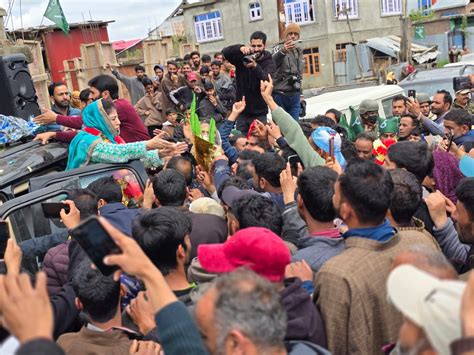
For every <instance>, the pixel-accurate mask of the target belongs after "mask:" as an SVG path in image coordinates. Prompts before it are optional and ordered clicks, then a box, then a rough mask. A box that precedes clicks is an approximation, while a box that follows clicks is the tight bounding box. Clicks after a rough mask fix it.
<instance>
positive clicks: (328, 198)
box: [298, 166, 338, 222]
mask: <svg viewBox="0 0 474 355" xmlns="http://www.w3.org/2000/svg"><path fill="white" fill-rule="evenodd" d="M337 176H338V175H337V173H336V172H335V171H333V170H331V169H329V168H327V167H325V166H316V167H312V168H308V169H305V170H304V171H303V172H302V173H301V174H300V176H299V177H298V193H299V195H300V197H301V198H302V199H303V202H304V205H305V207H306V209H307V210H308V212H309V214H310V215H311V217H312V218H313V219H315V220H316V221H320V222H330V221H332V220H334V218H336V211H335V210H334V206H333V204H332V197H333V195H334V184H335V183H336V181H337Z"/></svg>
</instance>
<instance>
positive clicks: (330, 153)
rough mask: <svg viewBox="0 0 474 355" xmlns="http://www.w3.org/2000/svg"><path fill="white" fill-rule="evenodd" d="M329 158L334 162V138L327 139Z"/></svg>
mask: <svg viewBox="0 0 474 355" xmlns="http://www.w3.org/2000/svg"><path fill="white" fill-rule="evenodd" d="M329 156H330V157H331V159H332V160H334V136H332V137H330V138H329Z"/></svg>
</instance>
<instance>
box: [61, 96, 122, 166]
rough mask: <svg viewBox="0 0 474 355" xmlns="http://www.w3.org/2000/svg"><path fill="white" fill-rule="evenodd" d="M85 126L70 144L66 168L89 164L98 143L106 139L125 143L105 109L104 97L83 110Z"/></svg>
mask: <svg viewBox="0 0 474 355" xmlns="http://www.w3.org/2000/svg"><path fill="white" fill-rule="evenodd" d="M82 121H83V126H82V130H80V131H79V132H78V133H77V135H76V137H74V139H73V140H72V142H71V144H70V145H69V156H68V161H67V167H66V170H71V169H76V168H79V167H81V166H83V165H84V164H87V163H88V162H89V160H90V158H91V156H92V152H93V150H94V148H95V146H96V145H97V143H99V142H101V141H103V140H105V141H108V142H110V143H112V144H121V143H124V142H123V139H122V138H120V136H119V135H118V134H119V132H118V131H117V130H116V129H115V128H114V127H113V126H112V123H111V122H110V119H109V116H108V115H107V113H106V112H105V110H104V106H103V104H102V99H100V100H97V101H94V102H93V103H91V104H90V105H88V106H87V107H86V108H85V109H84V111H82Z"/></svg>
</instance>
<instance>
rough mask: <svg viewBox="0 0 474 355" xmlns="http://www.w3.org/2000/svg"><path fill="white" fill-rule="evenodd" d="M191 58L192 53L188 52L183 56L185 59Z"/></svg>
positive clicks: (186, 60)
mask: <svg viewBox="0 0 474 355" xmlns="http://www.w3.org/2000/svg"><path fill="white" fill-rule="evenodd" d="M190 59H191V54H189V53H186V54H185V55H184V57H183V61H185V62H188V61H189V60H190Z"/></svg>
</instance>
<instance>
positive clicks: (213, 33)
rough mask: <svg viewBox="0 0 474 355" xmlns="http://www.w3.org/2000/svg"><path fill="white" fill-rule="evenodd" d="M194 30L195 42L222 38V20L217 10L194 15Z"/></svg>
mask: <svg viewBox="0 0 474 355" xmlns="http://www.w3.org/2000/svg"><path fill="white" fill-rule="evenodd" d="M194 30H195V31H196V40H197V42H200V43H202V42H211V41H216V40H219V39H223V38H224V34H223V33H222V20H221V14H220V12H219V11H213V12H208V13H207V14H202V15H197V16H195V17H194Z"/></svg>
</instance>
